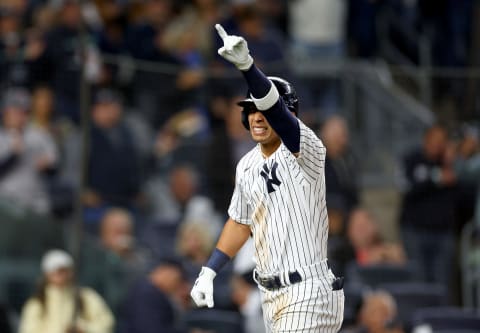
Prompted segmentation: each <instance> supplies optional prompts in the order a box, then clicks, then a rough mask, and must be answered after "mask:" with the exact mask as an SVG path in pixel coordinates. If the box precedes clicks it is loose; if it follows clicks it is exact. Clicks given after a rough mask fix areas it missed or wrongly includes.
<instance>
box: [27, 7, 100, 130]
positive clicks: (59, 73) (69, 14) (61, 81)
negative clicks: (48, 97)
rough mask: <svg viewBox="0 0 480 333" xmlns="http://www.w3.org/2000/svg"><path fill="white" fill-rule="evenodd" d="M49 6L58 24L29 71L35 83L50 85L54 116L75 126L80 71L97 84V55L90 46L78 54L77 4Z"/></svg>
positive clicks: (78, 10) (79, 24)
mask: <svg viewBox="0 0 480 333" xmlns="http://www.w3.org/2000/svg"><path fill="white" fill-rule="evenodd" d="M51 5H52V7H53V8H54V10H56V13H57V18H58V24H57V25H56V26H55V27H54V28H53V30H52V31H50V32H49V33H48V34H47V35H46V37H45V48H44V50H43V51H42V52H41V53H40V54H38V55H37V56H36V57H35V59H32V60H31V63H32V70H33V71H35V72H36V73H38V75H41V76H40V77H39V78H37V79H38V80H40V81H42V82H49V83H51V84H52V87H53V88H54V90H55V98H56V99H55V108H56V111H57V112H58V116H59V117H67V118H69V119H71V120H72V121H74V122H75V123H77V122H79V120H80V109H79V105H80V103H79V98H80V96H79V94H80V82H81V71H82V70H85V71H86V72H85V73H86V75H87V79H88V80H89V81H90V82H96V81H97V80H98V77H99V75H100V63H99V58H98V51H97V50H96V48H95V47H94V45H93V44H89V45H87V47H86V49H85V50H82V46H81V39H80V38H79V34H80V31H81V24H82V9H81V7H80V4H79V2H78V1H77V0H58V1H52V2H51ZM82 51H83V52H82Z"/></svg>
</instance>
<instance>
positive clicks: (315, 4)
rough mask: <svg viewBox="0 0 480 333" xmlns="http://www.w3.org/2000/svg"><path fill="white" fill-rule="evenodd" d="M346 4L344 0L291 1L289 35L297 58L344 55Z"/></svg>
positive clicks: (308, 58) (326, 57)
mask: <svg viewBox="0 0 480 333" xmlns="http://www.w3.org/2000/svg"><path fill="white" fill-rule="evenodd" d="M347 6H348V1H345V0H303V1H294V2H291V4H290V7H289V9H290V10H289V13H290V37H291V38H292V41H293V52H294V55H295V56H296V57H297V58H298V59H299V60H316V61H323V60H338V59H339V58H342V57H343V56H344V54H345V52H344V48H345V28H346V12H347Z"/></svg>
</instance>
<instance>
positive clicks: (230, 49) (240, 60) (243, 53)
mask: <svg viewBox="0 0 480 333" xmlns="http://www.w3.org/2000/svg"><path fill="white" fill-rule="evenodd" d="M215 29H217V32H218V35H219V36H220V37H221V38H222V40H223V46H222V47H221V48H219V49H218V54H219V55H220V56H222V57H223V58H225V59H226V60H228V61H230V62H231V63H232V64H234V65H235V66H236V67H237V68H238V69H239V70H241V71H246V70H248V69H249V68H250V67H251V66H252V64H253V58H252V57H251V56H250V51H249V50H248V45H247V41H246V40H245V39H244V38H243V37H239V36H235V35H229V34H227V32H226V31H225V29H223V27H222V26H221V25H220V24H215Z"/></svg>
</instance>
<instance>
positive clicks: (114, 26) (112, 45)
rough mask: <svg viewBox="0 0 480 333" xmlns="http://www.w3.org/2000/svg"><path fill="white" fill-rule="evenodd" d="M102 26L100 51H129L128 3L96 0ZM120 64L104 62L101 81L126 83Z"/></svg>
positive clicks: (97, 36) (98, 40)
mask: <svg viewBox="0 0 480 333" xmlns="http://www.w3.org/2000/svg"><path fill="white" fill-rule="evenodd" d="M95 2H96V5H97V8H98V12H99V15H100V17H101V18H102V23H103V24H102V27H101V28H100V29H98V30H97V31H96V32H95V33H96V42H97V45H98V48H99V50H100V52H102V53H106V54H108V55H122V54H125V53H126V51H127V45H126V41H125V33H126V30H127V27H128V23H129V22H128V21H127V13H126V10H128V8H127V6H126V3H124V2H122V1H116V0H106V1H98V0H97V1H95ZM122 74H123V73H122V72H121V71H120V66H119V64H105V63H104V64H103V65H102V73H101V78H100V83H101V84H102V85H113V84H122V83H125V82H124V81H125V78H124V77H123V75H122Z"/></svg>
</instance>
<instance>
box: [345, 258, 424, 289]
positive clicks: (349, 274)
mask: <svg viewBox="0 0 480 333" xmlns="http://www.w3.org/2000/svg"><path fill="white" fill-rule="evenodd" d="M345 276H346V278H347V283H358V284H363V285H366V286H368V287H371V288H376V287H378V285H380V284H382V283H395V282H407V281H414V280H415V278H416V268H415V264H414V263H408V264H405V265H392V264H376V265H368V266H360V265H358V264H357V263H355V262H353V263H350V264H348V266H347V268H346V274H345Z"/></svg>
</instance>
